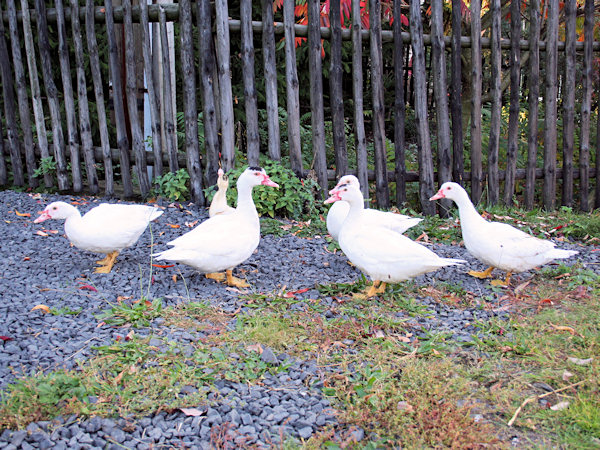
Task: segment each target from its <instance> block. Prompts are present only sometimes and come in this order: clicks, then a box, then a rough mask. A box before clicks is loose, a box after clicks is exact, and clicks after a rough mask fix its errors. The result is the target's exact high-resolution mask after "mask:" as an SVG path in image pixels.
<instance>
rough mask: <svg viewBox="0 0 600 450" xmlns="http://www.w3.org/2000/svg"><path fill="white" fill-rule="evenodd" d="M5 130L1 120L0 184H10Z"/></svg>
mask: <svg viewBox="0 0 600 450" xmlns="http://www.w3.org/2000/svg"><path fill="white" fill-rule="evenodd" d="M3 131H4V130H3V129H2V121H1V120H0V186H6V185H7V184H8V170H7V169H6V161H5V154H4V132H3Z"/></svg>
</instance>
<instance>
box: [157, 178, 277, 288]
mask: <svg viewBox="0 0 600 450" xmlns="http://www.w3.org/2000/svg"><path fill="white" fill-rule="evenodd" d="M261 184H262V185H265V186H272V187H279V185H278V184H277V183H274V182H273V181H271V179H270V178H269V176H268V175H267V174H266V173H265V170H264V169H262V168H261V167H249V168H248V169H246V170H245V171H244V172H242V174H241V175H240V177H239V178H238V181H237V189H238V198H237V208H235V210H234V211H233V212H231V213H230V214H220V215H216V216H214V217H211V218H210V219H208V220H206V221H204V222H202V223H201V224H200V225H198V226H197V227H196V228H194V229H193V230H192V231H190V232H188V233H186V234H184V235H182V236H180V237H178V238H177V239H174V240H172V241H171V242H169V243H168V245H172V246H173V248H170V249H168V250H165V251H163V252H159V253H156V254H155V255H154V256H157V259H159V260H161V259H168V260H170V261H177V262H180V263H183V264H187V265H188V266H191V267H194V268H195V269H197V270H198V271H199V272H201V273H205V274H206V276H207V277H208V278H212V279H216V280H218V281H222V280H223V279H225V276H224V275H223V274H220V273H213V272H219V271H222V270H225V271H226V277H227V284H228V285H230V286H236V287H246V286H249V285H248V283H246V282H245V281H244V280H241V279H239V278H236V277H234V276H233V275H232V269H233V268H234V267H236V266H237V265H239V264H241V263H243V262H244V261H245V260H246V259H248V258H249V257H250V256H251V255H252V252H254V250H255V249H256V247H258V243H259V240H260V222H259V219H258V213H257V212H256V207H255V206H254V201H253V200H252V188H253V187H254V186H259V185H261Z"/></svg>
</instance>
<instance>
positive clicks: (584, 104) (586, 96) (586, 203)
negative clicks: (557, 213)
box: [579, 0, 599, 211]
mask: <svg viewBox="0 0 600 450" xmlns="http://www.w3.org/2000/svg"><path fill="white" fill-rule="evenodd" d="M584 15H585V18H584V21H583V35H584V41H583V77H582V80H581V81H582V84H583V95H582V99H581V131H580V132H581V138H580V140H579V142H580V145H581V147H580V149H579V195H580V197H579V207H580V208H581V209H582V210H583V211H589V209H590V200H589V189H590V181H589V166H590V114H591V110H592V89H593V86H592V74H593V52H592V42H593V40H594V33H593V32H594V0H586V1H585V6H584ZM598 165H599V164H598V161H596V166H598ZM596 183H598V180H596Z"/></svg>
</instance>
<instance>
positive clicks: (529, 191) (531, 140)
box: [525, 0, 540, 209]
mask: <svg viewBox="0 0 600 450" xmlns="http://www.w3.org/2000/svg"><path fill="white" fill-rule="evenodd" d="M529 55H530V56H529V76H528V79H529V108H528V111H529V118H528V126H529V129H528V137H527V173H526V177H525V207H526V208H527V209H533V205H534V202H535V169H536V165H537V150H538V110H539V108H538V107H539V97H540V86H539V82H540V2H539V0H531V1H530V2H529Z"/></svg>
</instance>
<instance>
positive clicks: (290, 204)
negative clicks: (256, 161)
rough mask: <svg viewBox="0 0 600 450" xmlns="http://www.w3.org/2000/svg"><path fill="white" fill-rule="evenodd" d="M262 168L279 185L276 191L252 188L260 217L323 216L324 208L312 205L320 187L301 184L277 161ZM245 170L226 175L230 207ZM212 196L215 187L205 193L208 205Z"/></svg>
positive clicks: (303, 217) (263, 164)
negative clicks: (237, 182)
mask: <svg viewBox="0 0 600 450" xmlns="http://www.w3.org/2000/svg"><path fill="white" fill-rule="evenodd" d="M261 164H262V167H263V168H264V169H265V171H266V172H267V174H268V175H269V177H270V178H271V179H272V180H273V181H274V182H275V183H277V184H279V189H273V188H271V187H265V186H258V187H256V188H254V192H253V198H254V203H255V205H256V210H257V211H258V213H259V214H260V215H263V216H269V217H275V216H279V217H287V218H293V219H296V220H307V219H310V218H314V217H316V216H318V214H319V213H320V212H322V210H323V208H322V207H321V206H320V205H318V204H317V202H316V201H315V195H314V193H315V192H316V191H317V190H318V189H319V187H318V185H317V183H316V182H315V181H314V180H312V179H303V180H301V179H300V178H298V177H297V176H296V175H295V174H294V172H292V170H290V169H288V168H286V167H284V166H283V165H282V163H281V162H278V161H272V160H269V159H265V160H263V161H262V163H261ZM246 167H247V166H242V167H240V168H237V169H235V170H233V171H230V172H228V175H229V189H228V190H227V203H228V204H229V205H235V202H236V199H237V189H236V186H235V183H236V181H237V179H238V177H239V176H240V174H241V173H242V172H243V171H244V170H246ZM215 192H216V190H215V188H214V186H213V187H211V188H208V189H206V190H205V194H206V197H207V201H209V202H210V201H211V200H212V197H213V196H214V193H215Z"/></svg>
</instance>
